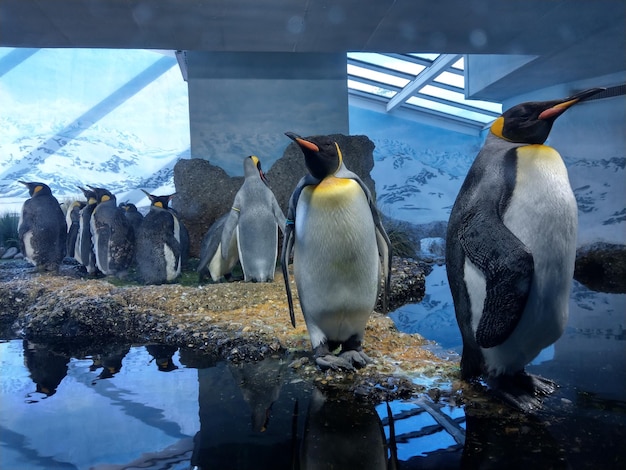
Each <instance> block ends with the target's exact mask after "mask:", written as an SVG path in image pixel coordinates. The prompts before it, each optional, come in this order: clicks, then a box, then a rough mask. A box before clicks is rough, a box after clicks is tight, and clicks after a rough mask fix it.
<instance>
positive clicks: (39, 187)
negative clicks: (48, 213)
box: [33, 185, 43, 194]
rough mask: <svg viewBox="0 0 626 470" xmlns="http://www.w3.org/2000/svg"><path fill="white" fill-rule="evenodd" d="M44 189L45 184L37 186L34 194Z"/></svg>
mask: <svg viewBox="0 0 626 470" xmlns="http://www.w3.org/2000/svg"><path fill="white" fill-rule="evenodd" d="M42 189H43V186H41V185H38V186H35V189H34V190H33V194H37V193H38V192H39V191H41V190H42Z"/></svg>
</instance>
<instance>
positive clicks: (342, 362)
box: [315, 354, 354, 370]
mask: <svg viewBox="0 0 626 470" xmlns="http://www.w3.org/2000/svg"><path fill="white" fill-rule="evenodd" d="M315 363H316V364H317V365H318V366H319V368H320V369H322V370H328V369H332V370H354V366H353V365H352V363H351V362H350V361H348V360H346V359H344V358H343V357H339V356H335V355H333V354H326V355H325V356H317V357H316V358H315Z"/></svg>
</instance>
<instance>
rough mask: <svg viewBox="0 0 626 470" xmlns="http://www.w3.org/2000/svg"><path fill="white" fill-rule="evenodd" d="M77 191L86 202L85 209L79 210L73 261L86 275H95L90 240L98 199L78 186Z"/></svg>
mask: <svg viewBox="0 0 626 470" xmlns="http://www.w3.org/2000/svg"><path fill="white" fill-rule="evenodd" d="M78 189H80V190H81V191H82V192H83V194H84V195H85V198H87V202H86V204H85V207H83V208H82V209H81V210H80V217H79V220H78V233H77V234H76V244H75V245H74V259H75V260H76V261H78V262H79V263H80V264H82V265H83V266H84V267H85V269H86V270H87V274H89V275H95V274H97V273H98V272H99V271H98V267H97V266H96V253H95V251H94V249H93V241H92V239H91V216H92V214H93V211H94V209H95V208H96V204H97V203H98V199H97V198H96V193H95V192H94V191H92V190H91V189H85V188H81V187H80V186H79V187H78Z"/></svg>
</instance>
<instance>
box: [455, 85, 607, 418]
mask: <svg viewBox="0 0 626 470" xmlns="http://www.w3.org/2000/svg"><path fill="white" fill-rule="evenodd" d="M601 91H603V89H599V88H594V89H591V90H587V91H584V92H582V93H578V94H576V95H574V96H571V97H569V98H566V99H562V100H553V101H540V102H528V103H522V104H519V105H517V106H514V107H512V108H511V109H509V110H508V111H506V112H505V113H503V114H502V116H500V117H499V118H498V119H496V120H495V121H494V123H493V124H492V126H491V129H490V132H489V135H488V136H487V139H486V141H485V144H484V146H483V148H482V149H481V151H480V152H479V154H478V156H477V157H476V160H475V161H474V163H473V164H472V166H471V168H470V170H469V172H468V174H467V177H466V179H465V181H464V183H463V185H462V187H461V190H460V192H459V194H458V196H457V199H456V202H455V203H454V206H453V208H452V212H451V214H450V220H449V223H448V229H447V239H446V264H447V273H448V280H449V283H450V289H451V291H452V297H453V300H454V306H455V310H456V318H457V322H458V324H459V328H460V330H461V336H462V338H463V353H462V358H461V375H462V377H463V378H464V379H467V380H470V379H475V378H478V377H480V376H482V377H484V378H485V381H486V383H487V385H488V386H489V387H490V389H491V391H492V392H494V393H495V395H496V396H498V397H499V398H501V399H502V400H504V401H505V402H507V403H508V404H510V405H512V406H514V407H515V408H517V409H520V410H522V411H526V412H532V411H534V410H536V409H537V408H539V407H540V406H541V402H540V397H541V396H542V395H547V394H549V393H552V392H553V391H554V390H555V388H556V384H555V383H554V382H552V381H550V380H548V379H544V378H542V377H538V376H534V375H531V374H529V373H527V372H525V370H524V368H525V367H526V365H527V364H528V363H529V362H531V361H532V360H533V359H534V358H535V357H536V356H537V355H538V354H539V352H540V351H541V350H542V349H544V348H546V347H548V346H550V345H551V344H552V343H554V342H555V341H556V340H557V339H558V338H559V337H560V336H561V334H562V333H563V330H564V328H565V324H566V322H567V318H568V302H569V295H570V290H571V284H572V277H573V273H574V261H575V257H576V236H577V227H578V210H577V205H576V199H575V198H574V193H573V191H572V188H571V186H570V183H569V178H568V174H567V169H566V167H565V164H564V163H563V160H562V159H561V156H560V155H559V153H558V152H557V151H556V150H555V149H554V148H552V147H549V146H547V145H545V144H544V142H545V141H546V139H547V138H548V135H549V133H550V130H551V129H552V125H553V123H554V121H555V119H556V118H557V117H559V116H560V115H561V114H563V113H564V112H565V111H566V110H567V109H569V108H570V107H572V106H573V105H575V104H576V103H579V102H581V101H584V100H586V99H588V98H590V97H592V96H594V95H596V94H597V93H599V92H601Z"/></svg>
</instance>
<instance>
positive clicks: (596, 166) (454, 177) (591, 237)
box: [372, 139, 626, 244]
mask: <svg viewBox="0 0 626 470" xmlns="http://www.w3.org/2000/svg"><path fill="white" fill-rule="evenodd" d="M375 144H376V149H375V150H374V162H375V165H374V170H373V172H372V177H373V178H374V180H375V181H376V193H377V201H378V203H379V205H380V206H381V208H382V210H383V211H384V212H385V213H386V214H387V215H389V216H390V217H393V218H396V219H400V220H404V221H407V222H410V223H412V224H416V225H423V224H427V223H429V222H434V221H447V220H448V218H449V216H450V210H451V209H452V205H453V204H454V200H455V198H456V195H457V193H458V191H459V189H460V188H461V184H462V183H463V180H464V178H465V174H466V173H467V171H468V170H469V168H470V166H471V164H472V162H473V160H474V158H475V154H470V153H469V152H468V153H467V154H462V153H460V152H455V153H454V154H449V153H447V152H445V151H439V152H437V151H435V150H431V149H428V150H423V151H420V152H418V151H416V150H415V149H414V148H412V147H410V146H409V145H407V144H405V143H403V142H400V141H396V140H392V139H383V140H376V141H375ZM564 161H565V163H566V165H567V167H568V171H569V177H570V182H571V185H572V189H573V190H574V194H575V196H576V200H577V202H578V208H579V244H585V243H591V242H593V241H599V240H601V241H606V242H615V243H623V234H624V227H626V185H625V184H624V181H626V174H625V169H626V158H625V157H614V158H608V159H595V160H594V159H577V158H568V157H567V156H565V157H564Z"/></svg>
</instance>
